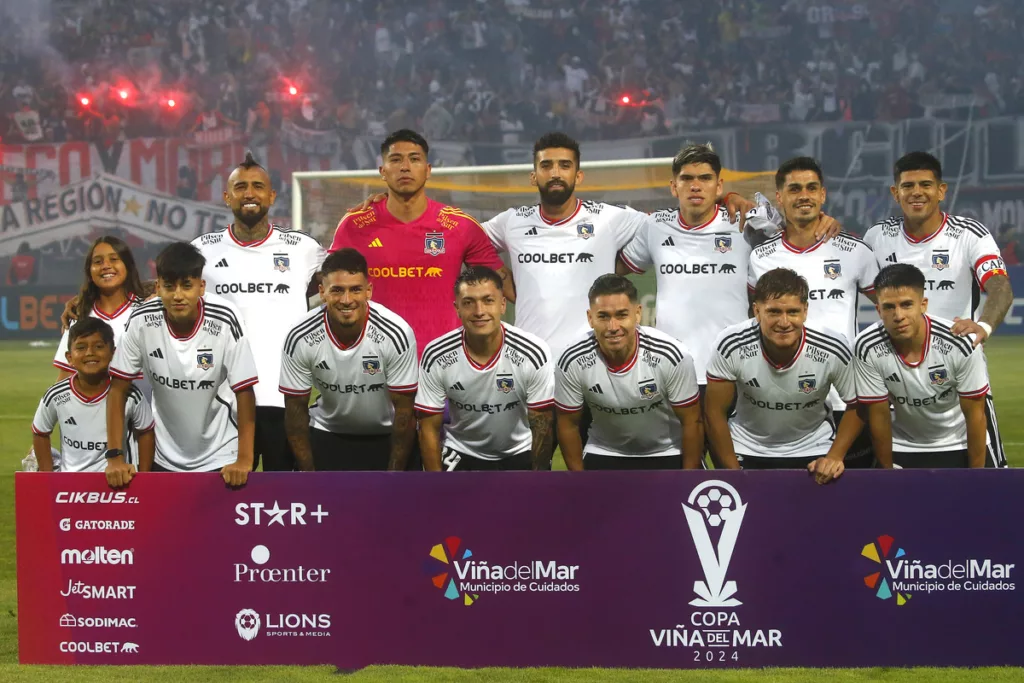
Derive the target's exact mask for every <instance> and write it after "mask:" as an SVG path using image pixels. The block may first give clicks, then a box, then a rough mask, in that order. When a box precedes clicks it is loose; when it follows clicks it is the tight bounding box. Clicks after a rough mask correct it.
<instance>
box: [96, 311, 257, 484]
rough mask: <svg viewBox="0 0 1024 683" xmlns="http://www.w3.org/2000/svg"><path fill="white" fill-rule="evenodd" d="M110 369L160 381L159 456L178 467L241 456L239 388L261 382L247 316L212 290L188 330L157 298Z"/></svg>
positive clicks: (136, 318)
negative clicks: (182, 332) (179, 329)
mask: <svg viewBox="0 0 1024 683" xmlns="http://www.w3.org/2000/svg"><path fill="white" fill-rule="evenodd" d="M110 374H111V375H112V376H114V377H118V378H120V379H126V380H139V379H142V378H143V377H145V379H147V380H149V383H150V384H151V385H152V386H153V414H154V416H155V417H156V463H157V464H158V465H160V466H161V467H165V468H167V469H169V470H174V471H177V472H194V471H198V472H211V471H215V470H219V469H220V468H221V467H224V466H225V465H230V464H231V463H233V462H234V461H235V460H236V459H237V458H238V417H237V404H236V401H235V392H238V391H242V390H243V389H247V388H249V387H251V386H253V385H255V384H256V382H257V381H258V379H257V376H256V364H255V362H254V361H253V357H252V352H251V351H250V350H249V341H248V337H247V336H246V333H245V327H244V326H243V325H242V322H241V316H240V315H239V313H238V311H237V310H236V309H235V307H234V306H232V305H231V304H230V303H228V302H227V301H225V300H224V299H222V298H220V297H218V296H215V295H212V294H206V295H204V296H203V298H202V299H200V301H199V316H198V317H197V318H196V322H195V326H194V327H193V328H192V331H191V332H190V333H189V335H188V336H186V337H177V336H175V334H174V332H172V331H171V329H170V328H169V327H168V326H167V321H166V318H165V317H164V304H163V302H162V301H161V300H160V299H153V300H152V301H149V302H147V303H145V304H143V305H141V306H139V307H138V308H136V309H135V310H134V311H133V312H132V315H131V317H130V318H129V319H128V327H127V329H126V330H125V334H124V336H123V337H122V338H121V344H120V346H118V347H117V349H115V351H114V359H113V360H112V361H111V362H110Z"/></svg>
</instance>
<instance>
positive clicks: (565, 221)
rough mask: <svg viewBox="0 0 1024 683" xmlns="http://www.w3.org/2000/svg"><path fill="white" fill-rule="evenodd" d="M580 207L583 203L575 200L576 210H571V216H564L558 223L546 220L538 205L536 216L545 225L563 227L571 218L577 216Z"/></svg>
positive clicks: (542, 210)
mask: <svg viewBox="0 0 1024 683" xmlns="http://www.w3.org/2000/svg"><path fill="white" fill-rule="evenodd" d="M582 206H583V202H581V201H580V200H579V199H577V200H576V208H575V209H573V211H572V213H571V214H569V215H568V216H566V217H565V218H563V219H562V220H560V221H553V220H551V219H550V218H548V217H547V216H545V215H544V209H543V208H542V207H541V206H539V205H538V206H537V214H538V215H539V216H540V219H541V220H542V221H544V222H545V223H547V224H548V225H565V224H566V223H568V222H569V221H571V220H572V219H573V218H575V217H576V214H578V213H579V212H580V208H581V207H582Z"/></svg>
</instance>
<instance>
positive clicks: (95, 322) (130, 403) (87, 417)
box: [32, 317, 155, 472]
mask: <svg viewBox="0 0 1024 683" xmlns="http://www.w3.org/2000/svg"><path fill="white" fill-rule="evenodd" d="M66 337H67V345H68V352H67V354H66V356H65V361H66V364H67V367H69V368H71V370H72V372H73V373H74V374H73V375H72V376H70V377H68V378H67V379H63V380H61V381H59V382H57V383H56V384H54V385H53V386H52V387H50V388H49V389H47V391H46V394H44V395H43V398H42V400H40V401H39V407H38V408H37V409H36V414H35V418H34V419H33V420H32V434H33V437H32V450H33V451H34V452H35V453H36V459H37V461H38V463H39V471H40V472H52V471H53V469H54V467H53V464H54V463H53V458H52V456H51V448H50V436H51V434H52V432H53V430H54V428H55V427H57V426H59V427H60V436H61V447H60V454H61V471H63V472H102V471H104V470H105V469H106V467H107V459H106V458H104V457H103V455H104V453H106V451H107V395H108V392H109V390H110V376H109V375H108V374H107V371H108V368H109V366H110V359H111V358H112V357H113V355H114V330H113V329H112V328H111V326H110V325H108V324H107V323H106V322H104V321H103V320H101V319H99V318H96V317H87V318H83V319H82V320H81V321H80V322H78V323H76V324H75V325H73V326H72V327H71V329H70V330H69V331H68V332H67V335H66ZM124 422H125V424H126V425H127V426H128V427H129V429H130V430H131V431H132V432H133V433H134V436H135V438H136V439H137V441H138V447H139V453H140V458H139V469H140V470H141V471H143V472H145V471H147V470H149V468H150V466H151V465H152V463H153V449H154V448H155V441H154V437H153V427H154V423H153V414H152V413H151V412H150V409H149V402H148V401H146V399H145V398H144V397H143V395H142V392H141V391H139V390H138V389H137V388H135V387H132V388H131V390H130V391H129V392H128V396H127V402H126V407H125V415H124Z"/></svg>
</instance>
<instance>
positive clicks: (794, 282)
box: [754, 268, 810, 304]
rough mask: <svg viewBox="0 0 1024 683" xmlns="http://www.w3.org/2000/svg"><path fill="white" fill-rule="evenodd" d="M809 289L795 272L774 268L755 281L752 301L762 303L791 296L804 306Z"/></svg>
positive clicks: (805, 281)
mask: <svg viewBox="0 0 1024 683" xmlns="http://www.w3.org/2000/svg"><path fill="white" fill-rule="evenodd" d="M809 289H810V288H809V287H808V286H807V280H805V279H804V277H803V276H802V275H799V274H797V272H796V271H795V270H790V269H789V268H775V269H774V270H769V271H768V272H767V273H765V274H764V275H762V276H761V277H759V278H758V279H757V284H756V285H755V286H754V301H757V302H760V303H764V302H766V301H768V300H769V299H778V298H780V297H784V296H790V295H792V296H796V297H799V299H800V303H802V304H806V303H807V298H808V294H809V293H810V292H809Z"/></svg>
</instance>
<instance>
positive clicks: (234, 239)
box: [228, 225, 275, 248]
mask: <svg viewBox="0 0 1024 683" xmlns="http://www.w3.org/2000/svg"><path fill="white" fill-rule="evenodd" d="M231 227H232V226H231V225H229V226H228V236H229V237H231V241H232V242H234V243H235V244H237V245H238V246H240V247H250V248H251V247H258V246H260V245H261V244H263V243H264V242H266V241H267V240H269V239H270V236H271V235H273V234H274V230H275V226H273V225H271V226H269V227H268V229H267V235H266V237H264V238H263V239H261V240H257V241H256V242H242V241H241V240H239V239H238V238H237V237H235V231H234V230H232V229H231Z"/></svg>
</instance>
